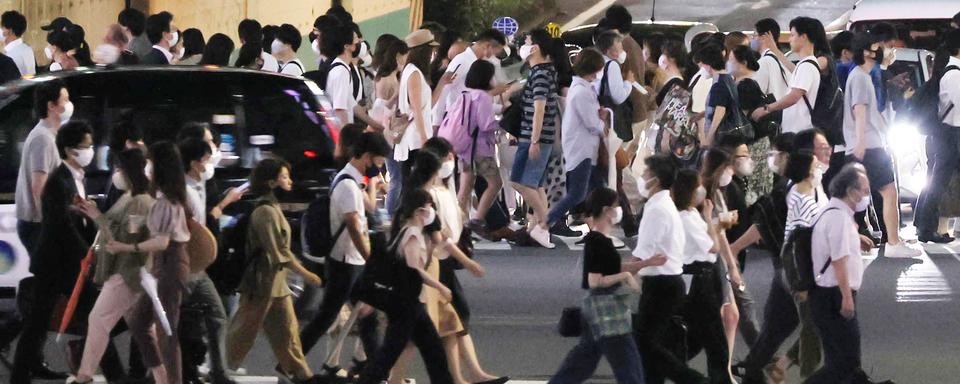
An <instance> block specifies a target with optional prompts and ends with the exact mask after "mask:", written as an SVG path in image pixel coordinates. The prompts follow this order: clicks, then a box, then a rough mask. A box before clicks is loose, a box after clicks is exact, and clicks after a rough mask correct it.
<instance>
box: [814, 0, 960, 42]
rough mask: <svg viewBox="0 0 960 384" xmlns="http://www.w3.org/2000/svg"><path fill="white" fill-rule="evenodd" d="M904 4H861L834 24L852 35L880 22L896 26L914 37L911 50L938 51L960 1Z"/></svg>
mask: <svg viewBox="0 0 960 384" xmlns="http://www.w3.org/2000/svg"><path fill="white" fill-rule="evenodd" d="M911 5H913V4H908V2H904V1H902V0H859V1H858V2H857V3H856V4H855V5H854V6H853V9H851V10H850V11H848V12H847V13H844V15H843V16H841V18H840V19H838V20H837V21H835V22H833V23H830V24H831V26H833V27H842V26H843V24H844V21H846V23H845V24H846V29H848V30H851V31H865V30H869V29H870V27H871V26H873V25H875V24H876V23H880V22H888V23H892V24H894V25H896V26H898V27H901V28H903V29H905V30H906V31H908V32H909V33H910V37H911V38H912V39H913V41H914V42H913V45H911V46H909V47H910V48H919V49H927V50H935V49H936V48H937V45H938V44H939V41H940V39H939V36H941V34H942V33H943V32H944V31H946V30H947V29H949V28H950V19H951V18H952V17H953V15H955V14H957V12H960V1H958V0H924V1H922V2H918V3H917V4H915V5H916V6H911Z"/></svg>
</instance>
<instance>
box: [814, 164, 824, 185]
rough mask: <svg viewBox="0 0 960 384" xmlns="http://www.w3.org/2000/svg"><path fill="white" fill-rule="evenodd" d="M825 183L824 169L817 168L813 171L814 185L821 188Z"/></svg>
mask: <svg viewBox="0 0 960 384" xmlns="http://www.w3.org/2000/svg"><path fill="white" fill-rule="evenodd" d="M822 183H823V168H822V167H819V166H817V167H816V168H814V169H813V185H814V186H819V185H821V184H822Z"/></svg>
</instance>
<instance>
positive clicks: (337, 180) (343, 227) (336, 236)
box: [330, 173, 360, 261]
mask: <svg viewBox="0 0 960 384" xmlns="http://www.w3.org/2000/svg"><path fill="white" fill-rule="evenodd" d="M344 179H349V180H353V182H354V183H357V180H356V179H354V178H353V176H350V175H348V174H346V173H344V174H343V175H340V176H338V177H335V178H334V179H333V184H331V186H330V197H333V190H334V188H336V187H337V184H340V182H341V181H343V180H344ZM359 186H360V184H359V183H357V187H359ZM346 229H347V222H346V221H343V222H341V223H340V227H338V228H337V230H336V232H334V233H333V245H336V244H337V241H339V240H340V235H343V232H344V231H345V230H346ZM333 245H331V246H333ZM343 260H344V261H345V260H347V257H346V255H344V257H343Z"/></svg>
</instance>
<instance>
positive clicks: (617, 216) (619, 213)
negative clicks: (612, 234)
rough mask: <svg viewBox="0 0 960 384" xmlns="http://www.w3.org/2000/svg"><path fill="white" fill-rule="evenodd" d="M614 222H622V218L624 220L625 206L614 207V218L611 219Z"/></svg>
mask: <svg viewBox="0 0 960 384" xmlns="http://www.w3.org/2000/svg"><path fill="white" fill-rule="evenodd" d="M611 220H612V221H613V224H618V223H620V220H623V207H616V208H614V209H613V218H612V219H611Z"/></svg>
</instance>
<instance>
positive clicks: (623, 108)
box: [599, 60, 633, 141]
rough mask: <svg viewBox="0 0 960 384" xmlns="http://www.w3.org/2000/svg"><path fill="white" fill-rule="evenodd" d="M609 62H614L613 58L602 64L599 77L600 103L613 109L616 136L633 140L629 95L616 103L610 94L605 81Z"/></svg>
mask: <svg viewBox="0 0 960 384" xmlns="http://www.w3.org/2000/svg"><path fill="white" fill-rule="evenodd" d="M610 64H615V62H614V61H613V60H610V61H608V62H607V64H606V65H604V66H603V77H602V78H601V79H600V94H599V99H600V105H601V106H603V107H606V108H610V110H612V111H613V131H614V132H615V133H616V134H617V137H619V138H620V140H623V141H630V140H633V103H631V102H630V97H629V95H628V96H627V99H626V100H624V101H623V102H622V103H620V104H617V103H615V102H614V101H613V97H612V96H611V95H610V87H609V86H608V83H609V81H607V71H609V70H610Z"/></svg>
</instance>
